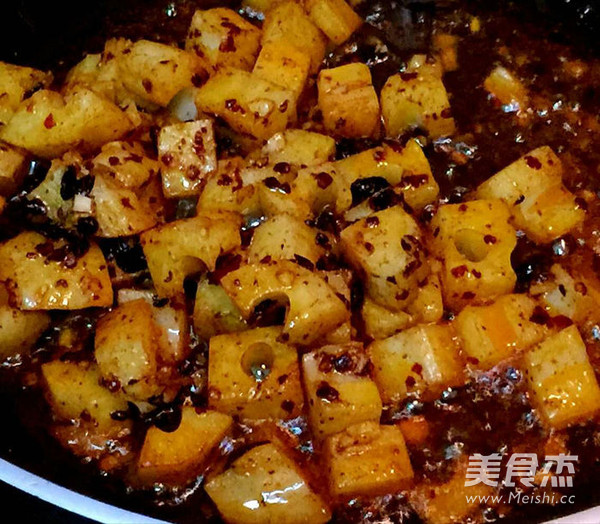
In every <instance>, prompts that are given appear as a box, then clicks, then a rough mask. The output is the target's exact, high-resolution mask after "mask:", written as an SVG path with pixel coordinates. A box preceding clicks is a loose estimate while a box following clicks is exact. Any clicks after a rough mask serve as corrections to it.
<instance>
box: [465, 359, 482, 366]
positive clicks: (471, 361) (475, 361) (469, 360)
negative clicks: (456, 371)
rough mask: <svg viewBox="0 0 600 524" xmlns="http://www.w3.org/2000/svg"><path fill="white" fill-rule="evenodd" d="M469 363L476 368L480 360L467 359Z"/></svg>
mask: <svg viewBox="0 0 600 524" xmlns="http://www.w3.org/2000/svg"><path fill="white" fill-rule="evenodd" d="M467 363H469V364H473V365H474V366H476V365H477V364H479V359H478V358H475V357H467Z"/></svg>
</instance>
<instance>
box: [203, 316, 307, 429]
mask: <svg viewBox="0 0 600 524" xmlns="http://www.w3.org/2000/svg"><path fill="white" fill-rule="evenodd" d="M281 334H282V332H281V328H279V327H266V328H256V329H251V330H248V331H243V332H241V333H229V334H225V335H218V336H215V337H213V338H211V339H210V346H209V357H208V387H209V405H210V407H211V408H213V409H216V410H217V411H221V412H223V413H228V414H230V415H235V416H238V417H241V418H245V419H264V418H273V419H285V418H293V417H296V416H298V415H299V414H300V412H301V411H302V406H303V404H304V397H303V395H302V386H301V385H300V369H299V366H298V356H297V353H296V349H295V348H294V347H292V346H289V345H287V344H285V343H283V342H281V341H280V340H281V338H280V337H281Z"/></svg>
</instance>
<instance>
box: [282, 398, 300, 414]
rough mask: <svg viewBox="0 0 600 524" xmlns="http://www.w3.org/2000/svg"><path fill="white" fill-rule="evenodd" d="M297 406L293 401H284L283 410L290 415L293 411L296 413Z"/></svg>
mask: <svg viewBox="0 0 600 524" xmlns="http://www.w3.org/2000/svg"><path fill="white" fill-rule="evenodd" d="M295 406H296V404H294V403H293V402H292V401H291V400H284V401H283V402H282V403H281V409H283V410H284V411H287V412H288V413H291V412H292V411H294V407H295Z"/></svg>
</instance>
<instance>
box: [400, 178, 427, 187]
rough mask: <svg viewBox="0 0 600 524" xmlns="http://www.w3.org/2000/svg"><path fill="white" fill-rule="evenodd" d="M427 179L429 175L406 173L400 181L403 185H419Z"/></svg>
mask: <svg viewBox="0 0 600 524" xmlns="http://www.w3.org/2000/svg"><path fill="white" fill-rule="evenodd" d="M428 180H429V175H408V176H405V177H403V178H402V183H403V185H404V186H405V187H413V188H417V187H421V186H422V185H423V184H426V183H427V181H428Z"/></svg>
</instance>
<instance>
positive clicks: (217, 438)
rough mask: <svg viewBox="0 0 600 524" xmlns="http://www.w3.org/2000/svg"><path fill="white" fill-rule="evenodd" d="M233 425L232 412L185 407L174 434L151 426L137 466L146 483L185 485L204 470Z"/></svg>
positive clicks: (138, 472) (139, 475) (140, 477)
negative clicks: (199, 410) (199, 411)
mask: <svg viewBox="0 0 600 524" xmlns="http://www.w3.org/2000/svg"><path fill="white" fill-rule="evenodd" d="M232 425H233V419H232V418H231V417H230V416H229V415H224V414H223V413H217V412H216V411H205V412H202V413H198V412H197V411H196V408H194V407H191V406H188V407H184V408H182V410H181V423H180V424H179V427H178V428H177V429H176V430H175V431H172V432H170V433H168V432H166V431H162V430H160V429H158V428H157V427H155V426H152V427H150V428H148V431H147V432H146V437H145V439H144V444H143V446H142V450H141V452H140V456H139V458H138V462H137V465H136V475H137V477H138V479H139V480H140V481H141V482H142V484H146V485H148V484H153V483H155V482H160V483H165V484H171V485H176V486H181V485H183V484H185V483H187V482H189V481H190V480H191V479H192V478H194V477H195V476H197V475H200V474H201V473H202V470H203V469H204V468H205V467H206V462H207V460H208V459H209V457H210V454H211V452H212V451H213V450H214V449H215V448H216V447H217V446H218V445H219V443H220V442H221V441H222V440H223V438H224V437H225V435H226V434H227V433H228V431H229V430H230V428H231V426H232Z"/></svg>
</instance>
